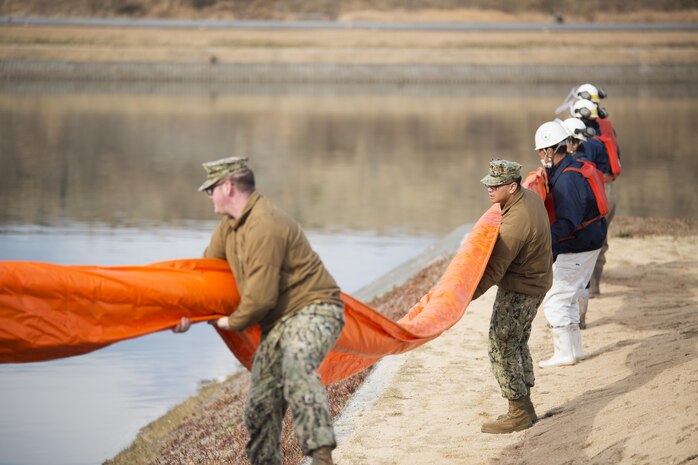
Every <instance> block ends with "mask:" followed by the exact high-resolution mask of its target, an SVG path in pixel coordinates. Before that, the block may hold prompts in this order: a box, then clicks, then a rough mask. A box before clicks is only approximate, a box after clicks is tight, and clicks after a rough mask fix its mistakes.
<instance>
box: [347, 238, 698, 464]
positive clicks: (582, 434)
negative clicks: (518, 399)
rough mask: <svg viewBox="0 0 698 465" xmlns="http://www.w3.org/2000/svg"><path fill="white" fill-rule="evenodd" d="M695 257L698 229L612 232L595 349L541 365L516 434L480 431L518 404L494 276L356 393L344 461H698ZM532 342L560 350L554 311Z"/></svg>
mask: <svg viewBox="0 0 698 465" xmlns="http://www.w3.org/2000/svg"><path fill="white" fill-rule="evenodd" d="M696 257H698V241H697V236H687V237H682V238H677V237H669V236H648V237H644V238H632V237H631V238H623V237H614V238H612V240H611V245H610V251H609V255H608V263H607V269H606V274H605V281H604V282H603V285H602V295H601V296H600V298H597V299H594V300H592V301H591V303H590V308H589V313H588V316H587V321H588V329H587V330H585V331H583V332H582V335H583V336H582V337H583V346H584V350H585V352H586V355H587V358H586V359H585V360H584V361H583V362H581V363H579V364H578V365H576V366H574V367H565V368H552V369H538V368H537V367H536V386H535V388H534V389H533V391H532V399H533V401H534V404H535V405H536V408H537V411H538V414H539V416H541V417H542V419H541V420H540V421H539V422H538V423H536V424H535V425H534V426H533V428H531V429H529V430H527V431H523V432H520V433H513V434H509V435H487V434H483V433H481V432H480V425H481V423H482V422H484V421H487V420H489V419H491V418H493V417H496V416H497V415H498V414H500V413H504V412H505V410H506V400H505V399H503V398H502V397H501V396H500V393H499V388H498V386H497V384H496V381H495V379H494V377H493V375H492V374H491V372H490V366H489V361H488V358H487V332H488V325H489V318H490V314H491V308H492V303H493V301H494V296H495V290H494V289H492V290H490V291H489V292H488V293H487V294H486V295H484V296H483V297H481V298H480V299H479V300H478V301H476V302H473V303H472V304H471V305H470V306H469V308H468V310H467V312H466V313H465V316H464V317H463V318H462V320H461V321H460V322H459V323H458V324H457V325H456V326H455V327H453V328H452V329H451V330H449V331H448V332H447V333H446V334H444V335H443V336H441V337H439V338H438V339H436V340H435V341H433V342H431V343H429V344H427V345H425V346H422V347H420V348H418V349H416V350H414V351H412V352H410V353H408V354H406V355H405V356H403V358H402V360H401V361H400V362H399V363H400V366H399V368H398V369H397V370H395V368H394V367H392V368H391V369H390V370H388V371H395V372H396V373H395V374H394V376H393V377H392V379H390V380H389V381H387V382H386V381H385V380H383V383H384V384H385V388H384V389H383V390H382V391H381V392H380V393H379V394H378V395H377V398H376V399H374V402H370V403H367V408H364V409H362V408H361V405H353V404H351V403H350V407H351V411H352V413H351V414H349V415H345V416H344V417H342V418H341V419H340V420H338V427H339V428H341V427H345V428H346V426H347V424H350V425H351V426H352V427H351V428H349V429H350V430H351V432H350V433H349V434H348V435H346V436H345V437H344V438H340V444H339V447H338V449H337V450H336V451H335V459H336V462H337V464H339V465H364V464H369V463H370V464H377V465H378V464H385V465H388V464H400V465H410V464H414V465H422V464H532V465H533V464H536V465H541V464H550V465H553V464H555V465H557V464H562V463H565V464H611V463H613V464H615V463H625V464H688V463H698V357H697V354H698V350H697V349H698V313H697V311H698V291H697V289H698V266H697V264H698V259H697V258H696ZM530 347H531V352H532V355H533V358H534V362H537V361H538V360H541V359H542V358H546V357H547V356H548V355H549V354H550V352H551V349H552V345H551V339H550V331H549V329H548V328H547V325H546V320H545V316H544V315H543V313H542V311H540V312H539V314H538V316H537V317H536V320H535V322H534V328H533V332H532V337H531V344H530ZM381 369H382V367H379V368H378V370H381ZM388 371H386V375H387V376H390V373H389V372H388ZM380 377H381V373H380V371H376V372H374V374H373V375H372V378H371V379H378V378H380ZM371 382H372V381H369V383H368V384H370V383H371ZM360 396H361V391H359V393H358V394H357V397H356V398H360ZM348 410H349V409H348Z"/></svg>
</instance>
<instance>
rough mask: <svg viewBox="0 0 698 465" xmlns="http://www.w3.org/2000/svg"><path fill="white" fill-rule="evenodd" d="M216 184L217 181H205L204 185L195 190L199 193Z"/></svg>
mask: <svg viewBox="0 0 698 465" xmlns="http://www.w3.org/2000/svg"><path fill="white" fill-rule="evenodd" d="M217 182H218V179H207V180H206V181H204V183H203V184H202V185H201V186H199V188H198V189H197V190H198V191H199V192H203V191H204V190H206V189H208V188H209V187H211V186H213V185H214V184H215V183H217Z"/></svg>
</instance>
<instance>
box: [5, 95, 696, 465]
mask: <svg viewBox="0 0 698 465" xmlns="http://www.w3.org/2000/svg"><path fill="white" fill-rule="evenodd" d="M573 84H574V83H571V84H570V86H548V87H540V86H538V87H507V86H504V87H487V86H480V87H476V88H471V87H467V86H459V87H453V88H449V87H439V88H428V87H409V86H408V87H400V88H373V87H368V88H343V87H301V88H284V87H280V88H242V89H240V88H237V89H230V88H189V87H181V88H180V87H164V88H157V89H151V88H147V87H146V88H131V89H128V91H124V90H120V89H103V88H95V89H85V88H81V89H80V90H79V91H77V90H75V89H74V88H73V87H79V86H77V85H75V86H71V85H67V86H63V87H61V88H59V87H54V88H50V89H47V88H35V87H31V86H19V85H16V84H15V85H12V87H10V85H8V84H3V85H4V87H0V259H2V260H39V261H47V262H54V263H62V264H100V265H120V264H145V263H149V262H153V261H159V260H168V259H174V258H182V257H196V256H200V254H201V251H202V249H203V248H204V247H205V245H206V242H207V240H208V236H209V233H210V231H211V229H212V228H213V225H214V224H215V221H216V219H215V217H214V215H213V213H212V210H211V205H210V201H209V200H208V199H207V198H206V197H205V196H204V195H202V194H198V193H196V192H195V189H196V187H197V186H198V185H199V184H200V183H201V181H202V179H203V176H202V174H203V170H202V169H201V166H200V163H201V162H203V161H207V160H210V159H213V158H218V157H222V156H228V155H245V156H249V157H250V164H251V166H252V167H253V168H254V169H255V171H256V174H257V177H258V181H259V188H260V190H261V191H262V192H263V193H264V194H266V195H267V196H268V197H270V198H271V199H272V200H273V201H274V202H276V203H277V204H278V205H279V206H281V207H282V208H283V209H284V210H286V211H287V212H289V213H290V214H291V215H292V216H293V217H295V218H296V219H297V220H298V221H299V222H300V223H301V224H302V225H303V226H304V228H305V229H306V230H307V231H308V232H309V237H310V239H311V242H312V243H313V246H314V247H315V248H316V250H317V251H318V252H319V253H320V255H321V257H322V258H323V260H324V261H325V263H326V264H327V266H328V268H329V269H330V271H331V272H332V273H333V274H334V275H335V277H336V278H337V280H338V282H339V283H340V285H341V286H342V287H343V288H344V290H346V291H348V292H352V291H355V290H357V289H358V288H360V287H361V286H363V285H365V284H368V283H369V282H370V281H371V280H373V279H375V278H376V277H378V276H380V275H381V274H383V273H384V272H386V271H388V270H389V269H391V268H393V267H394V266H396V265H398V264H399V263H401V262H403V261H405V260H407V259H409V258H410V257H412V256H414V255H416V254H418V253H419V252H420V251H421V250H423V249H424V248H425V247H426V246H427V245H428V244H429V243H431V242H432V241H433V240H435V239H436V238H438V237H439V236H441V235H443V234H445V233H447V232H449V231H451V230H452V229H453V228H455V227H457V226H458V225H461V224H462V223H465V222H470V221H473V220H474V219H476V218H477V217H479V215H480V214H481V213H482V212H483V211H484V210H485V209H486V208H487V207H488V203H487V197H486V193H485V191H484V190H483V189H482V186H481V185H480V184H479V182H478V181H479V179H480V178H481V177H482V176H483V175H484V174H485V172H486V167H487V162H488V161H489V160H490V159H491V158H493V157H503V158H509V159H513V160H516V161H519V162H520V163H522V164H523V165H524V169H525V170H527V171H528V170H532V169H534V168H535V167H536V163H537V156H536V154H535V153H534V151H533V150H532V147H533V133H534V132H535V129H536V128H537V126H538V125H539V124H540V123H542V122H544V121H546V120H548V119H551V118H553V117H554V114H553V110H554V108H555V107H557V105H558V104H559V103H560V102H561V100H562V99H563V98H564V96H565V95H566V94H567V92H568V90H569V87H571V85H573ZM608 90H609V91H610V95H611V96H610V98H609V99H608V101H607V102H605V103H606V106H607V107H608V109H609V111H610V114H611V119H612V121H613V122H614V125H615V126H616V129H617V132H618V135H619V140H620V143H621V147H622V153H623V161H624V165H623V168H624V172H623V175H622V177H621V178H620V179H619V181H618V182H617V192H618V197H619V206H618V214H620V215H636V216H658V217H690V218H696V217H698V204H696V203H695V202H692V198H693V196H694V195H695V190H694V189H692V187H690V186H692V185H693V178H694V177H695V173H697V172H698V161H697V158H696V157H695V156H694V153H693V152H694V148H695V147H696V146H697V143H698V136H697V135H696V131H695V130H694V128H693V123H694V121H696V120H698V100H697V99H696V89H694V88H693V87H686V88H680V87H679V88H677V87H670V86H667V87H659V86H652V87H637V86H636V87H627V88H610V89H608ZM236 369H237V367H236V365H235V363H234V359H233V358H232V356H231V355H230V353H229V352H228V351H227V349H226V348H225V347H224V345H223V343H222V342H220V340H219V338H218V337H217V336H216V335H215V333H214V332H213V330H211V329H210V328H208V327H207V326H206V325H198V326H197V327H195V328H194V329H193V330H192V331H190V332H189V333H187V334H185V335H179V336H177V335H173V334H171V333H169V332H163V333H159V334H155V335H151V336H147V337H144V338H141V339H137V340H133V341H128V342H124V343H119V344H115V345H113V346H111V347H109V348H106V349H103V350H100V351H97V352H94V353H92V354H88V355H85V356H81V357H75V358H71V359H66V360H60V361H54V362H48V363H40V364H26V365H2V366H0V412H2V415H0V464H2V465H9V464H37V463H41V464H47V465H52V464H54V465H56V464H83V463H84V464H90V463H99V462H100V461H102V460H104V459H106V458H109V457H111V456H113V455H114V454H115V453H116V452H118V450H119V449H121V448H122V447H124V446H126V445H128V443H129V442H130V440H131V439H132V438H133V437H134V436H135V434H136V432H137V431H138V429H139V428H140V427H142V426H144V425H145V424H147V423H148V422H149V421H151V420H153V419H155V418H157V417H158V416H160V415H161V414H163V413H164V412H165V411H166V410H167V409H168V408H170V407H172V406H173V405H175V404H176V403H177V402H179V401H181V400H183V399H184V398H186V397H187V396H189V395H191V394H193V393H195V392H196V389H197V386H198V383H199V382H200V381H201V380H210V379H221V378H222V377H225V376H226V375H228V374H230V373H232V372H233V371H234V370H236Z"/></svg>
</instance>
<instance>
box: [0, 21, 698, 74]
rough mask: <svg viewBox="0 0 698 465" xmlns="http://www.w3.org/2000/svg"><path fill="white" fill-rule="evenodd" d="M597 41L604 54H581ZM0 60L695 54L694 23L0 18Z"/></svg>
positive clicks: (544, 59) (638, 58) (559, 58)
mask: <svg viewBox="0 0 698 465" xmlns="http://www.w3.org/2000/svg"><path fill="white" fill-rule="evenodd" d="M582 48H583V49H584V50H604V53H599V54H597V53H581V49H582ZM0 60H63V61H91V62H148V61H156V62H192V63H197V62H198V63H209V62H211V61H214V60H215V61H216V62H218V63H340V64H341V63H363V64H370V63H376V64H388V63H421V64H425V63H434V64H453V63H458V64H559V63H567V62H570V60H572V61H573V62H574V63H577V64H579V63H584V62H587V63H595V64H599V65H602V64H618V65H620V64H648V65H649V64H657V63H696V61H698V32H692V31H689V32H686V31H679V32H668V31H657V32H647V31H637V32H633V31H623V32H599V33H593V34H592V33H586V32H545V31H531V32H507V33H496V32H489V33H482V32H453V31H444V32H429V31H368V30H239V29H237V30H160V29H118V28H66V27H36V26H2V27H0Z"/></svg>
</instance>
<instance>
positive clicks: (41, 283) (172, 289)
mask: <svg viewBox="0 0 698 465" xmlns="http://www.w3.org/2000/svg"><path fill="white" fill-rule="evenodd" d="M500 221H501V212H500V209H499V206H498V205H495V206H493V207H492V208H490V209H489V210H488V211H487V212H486V213H485V214H484V215H483V216H482V217H481V218H480V220H479V221H478V222H477V223H476V224H475V226H474V227H473V229H472V231H471V232H470V234H469V235H468V238H467V239H466V240H465V241H464V242H463V244H462V245H461V246H460V248H459V250H458V251H457V252H456V255H455V256H454V258H453V259H452V261H451V263H450V264H449V265H448V267H447V269H446V271H445V272H444V275H443V276H442V277H441V279H440V280H439V282H438V284H437V285H436V286H435V287H434V288H433V289H432V290H431V291H429V293H428V294H426V295H425V296H424V297H422V299H421V300H420V301H419V302H418V303H417V304H416V305H415V306H414V307H412V309H411V310H410V311H409V312H408V313H407V314H406V315H405V316H404V317H403V318H401V319H400V320H399V321H392V320H390V319H388V318H387V317H385V316H383V315H382V314H380V313H379V312H377V311H375V310H373V309H372V308H371V307H369V306H368V305H366V304H364V303H362V302H359V301H358V300H356V299H354V298H352V297H351V296H348V295H346V294H342V299H343V300H344V302H345V320H346V325H345V327H344V329H343V330H342V334H341V336H340V338H339V340H338V341H337V344H336V345H335V347H334V349H333V350H332V351H331V352H330V353H329V354H328V356H327V357H326V359H325V360H324V361H323V363H322V365H321V366H320V369H319V371H320V375H321V376H322V379H323V381H324V382H325V383H327V384H329V383H332V382H336V381H339V380H342V379H344V378H347V377H349V376H351V375H353V374H355V373H358V372H359V371H361V370H363V369H364V368H366V367H368V366H370V365H372V364H373V363H375V362H376V361H378V360H379V359H380V358H382V357H383V356H385V355H390V354H398V353H402V352H406V351H408V350H411V349H414V348H415V347H418V346H420V345H422V344H424V343H426V342H428V341H431V340H432V339H434V338H436V337H438V336H439V335H440V334H441V333H443V332H444V331H445V330H447V329H448V328H450V327H451V326H453V325H454V324H456V322H458V320H460V318H461V317H462V315H463V313H464V312H465V309H466V307H467V306H468V303H470V300H471V298H472V295H473V293H474V291H475V288H476V286H477V284H478V283H479V282H480V278H481V277H482V274H483V273H484V270H485V267H486V266H487V261H488V260H489V256H490V254H491V253H492V248H493V247H494V243H495V241H496V239H497V235H498V232H499V224H500ZM239 301H240V296H239V294H238V291H237V286H236V284H235V279H234V277H233V274H232V273H231V272H230V268H229V267H228V264H227V263H226V262H225V261H223V260H216V259H193V260H175V261H169V262H162V263H155V264H152V265H147V266H121V267H98V266H62V265H52V264H48V263H34V262H11V261H6V262H0V363H21V362H34V361H42V360H51V359H56V358H62V357H69V356H73V355H80V354H84V353H87V352H91V351H93V350H96V349H99V348H101V347H105V346H107V345H109V344H112V343H114V342H117V341H121V340H125V339H130V338H134V337H139V336H144V335H146V334H150V333H153V332H156V331H162V330H169V329H170V328H172V327H173V326H175V325H176V324H177V323H178V322H179V320H180V318H181V317H182V316H186V317H189V318H190V319H192V320H193V321H195V322H200V321H207V320H213V319H216V318H219V317H220V316H221V315H228V314H230V313H232V312H233V311H234V310H235V308H236V307H237V305H238V303H239ZM218 333H219V334H220V335H221V337H222V338H223V339H224V341H225V342H226V344H227V345H228V347H229V348H230V350H231V351H232V352H233V353H234V354H235V356H236V357H237V358H238V359H239V360H240V362H241V363H242V364H243V365H244V366H245V367H247V368H250V367H251V366H252V358H253V356H254V353H255V351H256V349H257V346H258V344H259V340H260V331H259V327H258V326H255V327H253V328H250V329H248V330H246V331H242V332H235V331H220V330H219V331H218ZM179 337H184V336H179Z"/></svg>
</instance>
